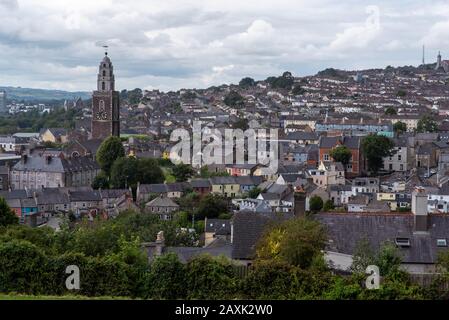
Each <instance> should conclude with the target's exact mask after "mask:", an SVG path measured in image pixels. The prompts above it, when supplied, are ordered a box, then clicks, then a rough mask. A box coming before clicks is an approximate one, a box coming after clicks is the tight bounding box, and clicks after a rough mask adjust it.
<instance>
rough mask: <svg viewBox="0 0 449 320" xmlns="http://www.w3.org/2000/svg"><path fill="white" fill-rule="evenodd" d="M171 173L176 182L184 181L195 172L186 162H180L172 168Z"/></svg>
mask: <svg viewBox="0 0 449 320" xmlns="http://www.w3.org/2000/svg"><path fill="white" fill-rule="evenodd" d="M172 173H173V175H174V176H175V178H176V181H177V182H185V181H187V180H189V179H190V178H191V177H192V176H193V175H194V174H195V170H194V169H193V168H192V166H190V165H188V164H184V163H180V164H177V165H175V166H174V167H173V168H172Z"/></svg>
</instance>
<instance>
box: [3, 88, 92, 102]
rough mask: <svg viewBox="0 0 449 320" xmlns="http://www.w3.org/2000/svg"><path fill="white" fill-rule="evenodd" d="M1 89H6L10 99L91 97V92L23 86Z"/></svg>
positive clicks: (43, 99) (39, 99)
mask: <svg viewBox="0 0 449 320" xmlns="http://www.w3.org/2000/svg"><path fill="white" fill-rule="evenodd" d="M0 91H5V92H6V96H7V98H8V100H25V101H39V102H46V101H52V100H66V99H75V98H79V97H81V99H83V100H84V99H89V98H91V93H90V92H83V91H78V92H70V91H62V90H46V89H30V88H21V87H0Z"/></svg>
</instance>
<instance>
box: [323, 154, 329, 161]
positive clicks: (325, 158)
mask: <svg viewBox="0 0 449 320" xmlns="http://www.w3.org/2000/svg"><path fill="white" fill-rule="evenodd" d="M323 159H324V161H329V155H328V154H327V153H325V154H324V155H323Z"/></svg>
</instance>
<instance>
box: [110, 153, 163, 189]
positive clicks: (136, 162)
mask: <svg viewBox="0 0 449 320" xmlns="http://www.w3.org/2000/svg"><path fill="white" fill-rule="evenodd" d="M110 181H111V185H112V186H113V187H114V188H126V187H132V188H133V189H135V188H136V187H137V183H138V182H140V183H145V184H146V183H162V182H164V173H163V172H162V169H161V168H160V167H159V165H158V163H157V161H156V160H154V159H148V158H142V159H136V158H134V157H129V158H126V157H122V158H119V159H117V160H116V161H115V162H114V164H113V165H112V169H111V180H110Z"/></svg>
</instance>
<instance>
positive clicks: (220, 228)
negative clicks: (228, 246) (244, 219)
mask: <svg viewBox="0 0 449 320" xmlns="http://www.w3.org/2000/svg"><path fill="white" fill-rule="evenodd" d="M205 231H206V232H213V233H215V234H218V235H230V234H231V220H226V219H207V220H206V221H205Z"/></svg>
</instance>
